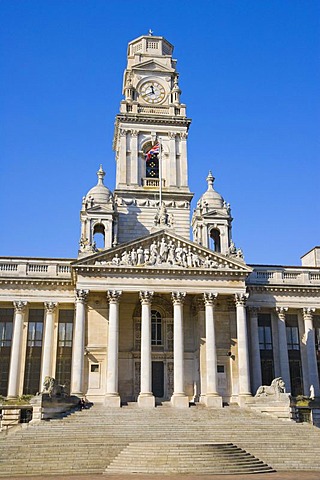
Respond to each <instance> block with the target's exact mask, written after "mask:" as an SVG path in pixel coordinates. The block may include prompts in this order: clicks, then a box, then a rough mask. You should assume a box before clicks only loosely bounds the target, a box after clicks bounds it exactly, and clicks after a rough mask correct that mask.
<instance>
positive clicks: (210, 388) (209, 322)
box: [203, 293, 222, 407]
mask: <svg viewBox="0 0 320 480" xmlns="http://www.w3.org/2000/svg"><path fill="white" fill-rule="evenodd" d="M203 297H204V303H205V310H206V366H207V392H206V396H205V398H204V401H205V404H206V405H207V407H222V397H221V396H220V395H219V394H218V374H217V349H216V335H215V325H214V305H215V302H216V299H217V297H218V294H216V293H204V294H203Z"/></svg>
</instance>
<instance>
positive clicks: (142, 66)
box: [133, 60, 174, 73]
mask: <svg viewBox="0 0 320 480" xmlns="http://www.w3.org/2000/svg"><path fill="white" fill-rule="evenodd" d="M133 70H134V71H136V70H138V71H145V70H151V71H153V72H157V71H158V72H170V73H171V72H174V69H173V68H170V67H167V66H165V65H163V64H162V63H160V62H157V61H156V60H147V61H146V62H141V63H138V64H137V65H135V66H134V67H133Z"/></svg>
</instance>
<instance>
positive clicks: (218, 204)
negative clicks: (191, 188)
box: [199, 170, 225, 208]
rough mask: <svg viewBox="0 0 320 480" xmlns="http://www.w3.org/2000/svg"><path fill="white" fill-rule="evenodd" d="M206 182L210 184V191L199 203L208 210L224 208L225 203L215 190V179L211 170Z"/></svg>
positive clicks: (208, 190)
mask: <svg viewBox="0 0 320 480" xmlns="http://www.w3.org/2000/svg"><path fill="white" fill-rule="evenodd" d="M206 180H207V182H208V189H207V191H206V192H205V193H204V194H203V195H202V197H201V198H200V200H199V202H201V203H202V204H203V207H204V206H206V207H208V208H222V207H223V206H224V204H225V202H224V200H223V198H222V196H221V195H220V193H218V192H216V191H215V189H214V188H213V182H214V180H215V178H214V176H213V175H212V173H211V170H209V173H208V176H207V178H206Z"/></svg>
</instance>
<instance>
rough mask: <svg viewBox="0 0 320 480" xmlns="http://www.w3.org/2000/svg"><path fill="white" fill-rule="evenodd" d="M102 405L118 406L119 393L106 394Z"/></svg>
mask: <svg viewBox="0 0 320 480" xmlns="http://www.w3.org/2000/svg"><path fill="white" fill-rule="evenodd" d="M104 405H105V406H106V407H111V408H120V407H121V398H120V396H119V395H106V396H105V398H104Z"/></svg>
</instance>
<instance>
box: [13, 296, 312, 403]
mask: <svg viewBox="0 0 320 480" xmlns="http://www.w3.org/2000/svg"><path fill="white" fill-rule="evenodd" d="M88 295H89V291H88V290H76V299H75V304H76V314H75V321H74V334H73V354H72V375H71V393H72V394H77V395H82V394H83V393H84V383H83V381H84V353H85V325H86V302H87V298H88ZM121 295H122V292H121V291H118V290H116V291H108V292H107V299H108V302H109V331H108V348H107V377H106V395H105V404H106V405H108V406H117V407H119V406H120V404H121V399H120V395H119V388H118V383H119V382H118V363H119V305H120V299H121ZM153 296H154V292H152V291H140V292H139V298H140V302H141V376H140V382H141V383H140V394H139V396H138V404H139V405H140V406H142V407H153V406H154V405H155V397H154V395H153V393H152V361H151V360H152V356H151V307H152V299H153ZM171 297H172V302H173V321H174V349H173V350H174V351H173V359H174V389H173V395H172V397H171V402H172V404H173V405H174V406H177V407H180V408H184V407H187V406H188V405H189V402H188V396H187V395H186V393H185V389H184V388H185V387H184V378H185V376H184V318H183V305H184V301H185V297H186V294H185V292H179V291H176V292H173V293H172V295H171ZM217 297H218V294H217V293H214V292H209V293H204V294H203V301H204V305H205V336H206V360H205V361H206V393H205V395H202V399H203V401H204V402H205V404H206V405H208V406H222V398H221V396H220V395H219V393H218V378H217V353H216V348H217V346H216V325H215V324H216V322H215V304H216V300H217ZM234 300H235V305H236V322H237V342H238V353H237V363H238V397H239V398H241V397H242V398H244V397H247V396H249V395H251V386H250V365H249V338H248V328H247V318H246V301H247V295H246V294H244V293H239V294H238V293H236V294H235V296H234ZM13 304H14V322H13V336H12V343H11V358H10V369H9V379H8V393H7V396H8V397H9V398H14V397H17V396H18V395H19V394H20V393H21V392H20V385H21V378H20V375H21V362H22V361H23V359H22V358H21V355H22V351H23V349H22V342H23V325H24V321H25V312H26V309H27V302H25V301H14V302H13ZM44 306H45V321H44V336H43V354H42V362H41V385H42V383H43V380H44V378H45V376H47V375H48V376H53V370H54V365H53V363H54V362H53V337H54V315H55V311H56V308H57V303H55V302H50V301H48V302H45V303H44ZM258 311H259V310H258V308H256V307H250V334H251V339H250V351H251V373H252V381H253V385H252V391H253V393H254V391H255V390H256V388H257V387H258V386H259V385H261V383H262V382H261V359H260V349H259V336H258ZM275 311H276V315H277V336H278V339H277V343H278V352H279V368H280V371H279V372H278V374H279V376H282V378H283V379H284V381H285V384H286V389H287V391H288V392H290V390H291V387H290V370H289V358H288V346H287V336H286V324H285V319H286V313H287V311H288V308H287V307H283V306H281V307H277V308H276V310H275ZM314 312H315V310H314V309H313V308H310V307H305V308H303V310H302V314H303V320H304V329H305V331H304V334H305V338H306V356H305V360H304V359H303V357H302V361H304V362H305V363H307V365H306V369H305V371H307V374H308V377H307V380H306V379H305V378H304V381H305V382H306V381H307V383H308V384H309V386H310V385H312V386H313V388H314V393H315V396H319V395H320V388H319V375H318V366H317V354H316V349H315V333H314V328H313V314H314Z"/></svg>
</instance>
